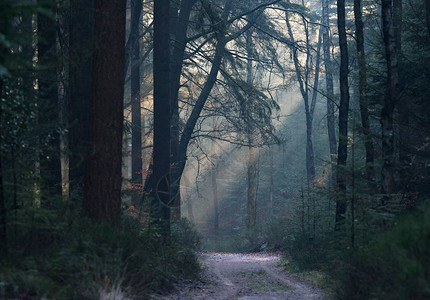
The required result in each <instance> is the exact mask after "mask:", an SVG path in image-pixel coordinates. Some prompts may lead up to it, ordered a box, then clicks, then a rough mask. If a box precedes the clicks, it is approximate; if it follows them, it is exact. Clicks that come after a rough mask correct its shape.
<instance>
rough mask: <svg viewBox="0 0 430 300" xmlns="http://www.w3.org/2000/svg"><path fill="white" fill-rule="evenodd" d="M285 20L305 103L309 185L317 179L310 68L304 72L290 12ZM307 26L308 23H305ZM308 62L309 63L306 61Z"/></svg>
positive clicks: (286, 14)
mask: <svg viewBox="0 0 430 300" xmlns="http://www.w3.org/2000/svg"><path fill="white" fill-rule="evenodd" d="M285 22H286V24H287V29H288V33H289V36H290V40H291V44H292V46H291V47H290V49H291V51H292V52H293V61H294V67H295V70H296V76H297V81H298V82H299V87H300V92H301V94H302V97H303V102H304V104H305V116H306V177H307V184H308V186H309V185H310V184H311V183H312V182H313V181H314V180H315V159H314V150H313V144H312V118H313V115H312V113H313V112H311V105H310V104H309V89H308V87H307V84H306V83H307V78H308V77H309V74H308V73H309V68H308V65H307V66H306V73H305V74H304V76H303V74H302V71H301V67H300V62H299V58H298V56H297V49H296V48H295V46H294V45H295V40H294V35H293V31H292V29H291V25H290V20H289V16H288V12H286V13H285ZM305 26H306V25H305ZM305 31H306V40H307V41H308V42H309V39H308V30H307V28H305ZM307 47H308V48H309V47H310V45H309V43H307ZM309 56H310V52H309V49H307V53H306V62H308V61H309ZM306 64H308V63H306ZM303 78H305V80H306V82H303Z"/></svg>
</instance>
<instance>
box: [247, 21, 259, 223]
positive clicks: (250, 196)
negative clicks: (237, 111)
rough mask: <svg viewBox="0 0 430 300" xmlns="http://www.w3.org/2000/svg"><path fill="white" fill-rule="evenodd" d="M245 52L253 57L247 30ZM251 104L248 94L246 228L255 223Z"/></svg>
mask: <svg viewBox="0 0 430 300" xmlns="http://www.w3.org/2000/svg"><path fill="white" fill-rule="evenodd" d="M245 35H246V52H247V56H248V57H249V58H251V57H252V56H253V51H252V47H253V44H252V30H251V29H250V30H248V31H247V32H246V33H245ZM252 81H253V79H252V60H251V59H248V61H247V64H246V83H247V84H248V86H251V85H252ZM252 102H253V95H252V94H250V93H248V97H247V103H246V104H245V105H246V107H245V110H246V113H245V115H246V123H247V124H246V126H247V135H248V144H249V146H248V161H247V177H248V190H247V208H248V224H247V226H248V228H254V227H255V222H256V214H255V211H256V210H255V174H256V172H255V164H256V161H255V153H254V151H255V150H254V146H253V132H254V130H253V123H252V117H251V115H252V110H253V107H252Z"/></svg>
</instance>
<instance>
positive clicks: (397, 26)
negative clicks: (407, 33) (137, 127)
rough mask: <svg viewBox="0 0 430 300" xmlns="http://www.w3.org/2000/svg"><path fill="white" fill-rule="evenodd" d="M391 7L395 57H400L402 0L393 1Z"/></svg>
mask: <svg viewBox="0 0 430 300" xmlns="http://www.w3.org/2000/svg"><path fill="white" fill-rule="evenodd" d="M427 2H428V0H427ZM392 5H393V15H392V18H393V30H394V39H395V43H396V51H397V55H400V54H401V52H402V27H403V26H402V24H403V21H402V14H403V2H402V0H393V2H392Z"/></svg>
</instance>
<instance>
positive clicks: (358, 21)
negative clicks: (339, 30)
mask: <svg viewBox="0 0 430 300" xmlns="http://www.w3.org/2000/svg"><path fill="white" fill-rule="evenodd" d="M354 18H355V36H356V43H357V57H358V89H359V94H360V113H361V125H362V126H363V133H364V146H365V150H366V177H367V180H368V183H369V187H370V188H371V189H373V188H374V185H375V169H374V157H375V150H374V148H373V142H372V132H371V130H370V123H369V110H368V103H367V77H366V56H365V51H364V28H363V17H362V13H361V0H354Z"/></svg>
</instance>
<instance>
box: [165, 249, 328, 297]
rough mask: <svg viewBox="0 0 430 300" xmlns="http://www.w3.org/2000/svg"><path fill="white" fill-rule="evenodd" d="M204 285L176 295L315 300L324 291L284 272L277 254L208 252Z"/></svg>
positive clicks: (185, 287) (182, 289)
mask: <svg viewBox="0 0 430 300" xmlns="http://www.w3.org/2000/svg"><path fill="white" fill-rule="evenodd" d="M202 259H203V263H204V265H205V266H206V269H205V273H204V275H203V281H204V282H203V283H202V284H195V285H192V284H184V285H183V286H180V287H178V291H177V293H176V294H175V295H170V296H169V297H162V298H160V299H180V300H191V299H193V300H203V299H205V300H206V299H214V300H222V299H225V300H256V299H259V300H260V299H261V300H278V299H279V300H281V299H282V300H284V299H294V300H300V299H304V300H308V299H310V300H313V299H324V292H323V291H322V290H321V289H319V288H317V287H315V286H312V285H311V284H309V283H308V282H306V281H304V280H302V279H300V278H299V277H297V276H295V275H292V274H288V273H285V272H283V271H282V268H281V267H280V266H279V259H280V257H279V256H278V255H275V254H236V253H204V254H202Z"/></svg>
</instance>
